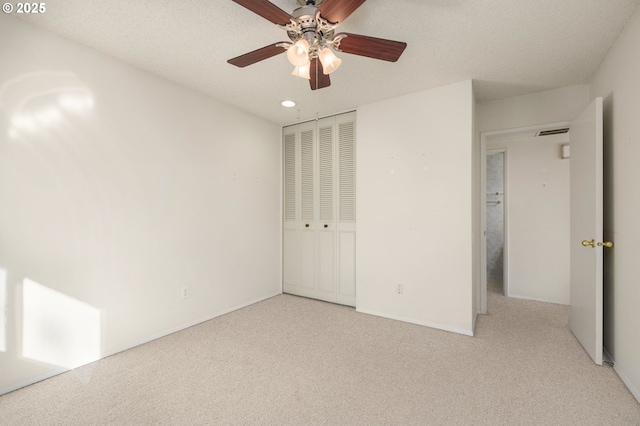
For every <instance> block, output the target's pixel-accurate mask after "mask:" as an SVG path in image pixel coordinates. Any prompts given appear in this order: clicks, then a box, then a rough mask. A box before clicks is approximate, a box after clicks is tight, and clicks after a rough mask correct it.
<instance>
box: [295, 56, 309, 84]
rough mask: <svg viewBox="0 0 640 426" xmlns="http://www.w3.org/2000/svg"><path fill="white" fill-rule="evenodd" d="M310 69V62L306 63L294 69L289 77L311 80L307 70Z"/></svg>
mask: <svg viewBox="0 0 640 426" xmlns="http://www.w3.org/2000/svg"><path fill="white" fill-rule="evenodd" d="M310 68H311V62H309V61H307V63H306V64H305V65H302V66H299V67H295V68H294V69H293V72H292V73H291V75H295V76H296V77H302V78H306V79H307V80H308V79H310V78H311V75H310V74H309V69H310Z"/></svg>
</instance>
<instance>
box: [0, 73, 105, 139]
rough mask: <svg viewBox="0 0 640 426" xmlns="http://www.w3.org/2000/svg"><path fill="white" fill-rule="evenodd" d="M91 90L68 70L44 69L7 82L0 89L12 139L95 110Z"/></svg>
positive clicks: (0, 106)
mask: <svg viewBox="0 0 640 426" xmlns="http://www.w3.org/2000/svg"><path fill="white" fill-rule="evenodd" d="M93 106H94V100H93V96H92V95H91V93H90V92H89V91H88V90H87V89H86V88H85V86H84V85H83V84H82V82H80V80H79V79H78V78H77V77H76V76H75V75H74V74H72V73H69V72H56V71H41V72H34V73H30V74H25V75H22V76H20V77H18V78H15V79H13V80H9V81H7V82H6V83H5V84H4V85H3V86H2V88H1V89H0V109H2V110H3V111H4V112H5V113H6V114H7V115H8V117H9V123H8V124H9V126H8V127H7V130H6V131H7V135H8V136H9V138H11V139H13V140H17V139H20V138H22V137H30V136H34V135H42V134H44V133H48V132H51V131H55V130H58V129H60V128H61V127H60V126H61V125H62V124H63V123H65V122H67V121H68V120H71V119H73V118H77V117H84V116H86V114H87V113H89V112H91V111H92V110H93Z"/></svg>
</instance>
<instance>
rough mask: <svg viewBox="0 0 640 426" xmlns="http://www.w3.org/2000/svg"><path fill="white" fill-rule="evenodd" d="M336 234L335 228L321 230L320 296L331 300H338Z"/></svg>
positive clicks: (319, 261)
mask: <svg viewBox="0 0 640 426" xmlns="http://www.w3.org/2000/svg"><path fill="white" fill-rule="evenodd" d="M334 235H335V233H334V231H333V230H331V231H325V230H321V231H319V243H320V244H319V259H318V273H319V277H318V278H319V279H318V296H320V297H321V298H322V299H323V300H328V301H330V302H335V301H336V287H335V281H336V279H335V275H336V270H335V245H336V242H335V237H334Z"/></svg>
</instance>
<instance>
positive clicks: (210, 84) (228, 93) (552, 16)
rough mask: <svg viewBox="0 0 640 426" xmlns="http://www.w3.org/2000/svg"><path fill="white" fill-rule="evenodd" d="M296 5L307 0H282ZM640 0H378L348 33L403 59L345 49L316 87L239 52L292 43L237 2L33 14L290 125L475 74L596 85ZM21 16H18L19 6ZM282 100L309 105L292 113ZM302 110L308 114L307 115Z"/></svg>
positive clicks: (145, 3) (496, 84)
mask: <svg viewBox="0 0 640 426" xmlns="http://www.w3.org/2000/svg"><path fill="white" fill-rule="evenodd" d="M272 3H274V4H275V5H277V6H278V7H280V8H281V9H283V10H285V11H287V12H291V11H292V10H293V9H295V8H297V7H298V4H297V2H296V0H273V1H272ZM638 4H640V0H368V1H366V2H365V3H364V4H363V5H362V6H361V7H360V8H359V9H358V10H356V11H355V12H354V13H353V14H352V15H351V16H350V17H349V18H348V19H347V20H345V22H344V23H343V24H342V25H341V26H340V27H339V29H338V31H345V32H350V33H356V34H363V35H369V36H374V37H380V38H387V39H392V40H398V41H404V42H407V44H408V47H407V49H406V50H405V52H404V54H403V55H402V57H401V58H400V60H399V61H398V62H396V63H388V62H384V61H377V60H374V59H369V58H363V57H359V56H354V55H348V54H344V53H338V55H339V56H340V57H341V58H342V59H343V63H342V66H341V67H340V69H339V70H337V71H336V72H335V73H334V74H332V75H331V82H332V85H331V86H330V87H328V88H326V89H322V90H318V91H314V92H312V91H311V90H310V89H309V84H308V81H305V80H303V79H301V78H298V77H294V76H292V75H290V73H291V70H292V66H291V65H290V64H289V62H288V61H287V59H286V56H285V55H279V56H276V57H273V58H270V59H267V60H265V61H262V62H259V63H257V64H254V65H251V66H249V67H247V68H236V67H234V66H232V65H229V64H227V62H226V61H227V59H230V58H233V57H235V56H238V55H241V54H244V53H247V52H249V51H252V50H255V49H257V48H261V47H264V46H266V45H268V44H271V43H274V42H277V41H286V40H287V37H286V34H285V32H284V31H282V30H280V29H279V28H278V27H276V26H275V25H274V24H272V23H270V22H269V21H267V20H265V19H263V18H261V17H259V16H258V15H256V14H254V13H252V12H250V11H249V10H247V9H245V8H243V7H241V6H239V5H237V4H236V3H233V2H232V1H231V0H179V1H176V0H101V1H87V0H47V2H46V7H47V10H46V12H45V13H44V14H40V15H22V16H21V19H24V20H26V21H29V22H31V23H33V24H36V25H39V26H41V27H43V28H45V29H47V30H49V31H51V32H53V33H55V34H59V35H61V36H63V37H66V38H68V39H70V40H73V41H76V42H78V43H80V44H83V45H86V46H89V47H91V48H94V49H96V50H99V51H101V52H104V53H106V54H108V55H110V56H113V57H115V58H117V59H120V60H122V61H124V62H126V63H129V64H132V65H135V66H137V67H139V68H142V69H144V70H147V71H150V72H152V73H154V74H157V75H160V76H163V77H165V78H167V79H169V80H173V81H175V82H178V83H180V84H183V85H185V86H188V87H191V88H193V89H195V90H198V91H200V92H203V93H206V94H208V95H210V96H212V97H213V98H216V99H218V100H220V101H222V102H224V103H227V104H230V105H233V106H235V107H237V108H240V109H242V110H245V111H248V112H250V113H253V114H255V115H258V116H261V117H264V118H265V119H268V120H270V121H273V122H275V123H278V124H289V123H294V122H296V121H298V115H299V116H300V119H309V118H314V117H316V115H318V116H323V115H328V114H332V113H337V112H341V111H347V110H351V109H354V108H355V107H357V106H358V105H363V104H367V103H372V102H376V101H379V100H383V99H388V98H391V97H395V96H400V95H404V94H408V93H412V92H416V91H420V90H425V89H429V88H433V87H438V86H442V85H445V84H449V83H454V82H458V81H461V80H465V79H474V80H475V83H474V87H475V91H476V98H477V99H478V100H493V99H499V98H504V97H509V96H515V95H521V94H525V93H531V92H536V91H541V90H547V89H552V88H557V87H563V86H568V85H573V84H581V83H586V82H587V81H588V80H589V78H590V76H591V75H592V74H593V73H594V72H595V70H596V69H597V67H598V66H599V64H600V62H601V61H602V59H603V58H604V56H605V55H606V53H607V51H608V49H609V48H610V47H611V45H612V44H613V42H614V41H615V39H616V37H617V36H618V34H619V33H620V32H621V30H622V28H623V27H624V25H625V23H626V22H627V21H628V19H629V18H630V17H631V15H632V14H633V12H634V11H635V10H636V8H637V7H638ZM12 16H18V15H16V14H13V15H12ZM282 99H294V100H295V101H296V102H297V103H298V106H297V107H295V108H293V109H285V108H283V107H281V106H280V104H279V102H280V100H282ZM298 110H299V111H298Z"/></svg>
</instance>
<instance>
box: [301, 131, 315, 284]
mask: <svg viewBox="0 0 640 426" xmlns="http://www.w3.org/2000/svg"><path fill="white" fill-rule="evenodd" d="M298 128H299V131H300V202H301V207H300V213H301V217H300V222H299V227H298V229H299V235H300V280H299V286H298V293H297V294H299V295H301V296H307V297H317V288H316V287H317V285H316V281H317V280H316V275H317V269H316V267H317V264H316V263H317V262H316V257H317V251H316V245H317V238H316V234H317V218H318V211H317V210H318V208H317V207H318V202H317V193H318V191H317V185H318V184H317V175H318V174H317V154H316V151H317V148H316V123H315V122H313V121H312V122H309V123H303V124H300V125H298Z"/></svg>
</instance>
